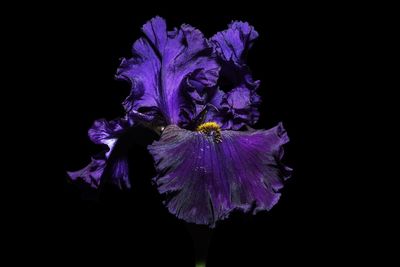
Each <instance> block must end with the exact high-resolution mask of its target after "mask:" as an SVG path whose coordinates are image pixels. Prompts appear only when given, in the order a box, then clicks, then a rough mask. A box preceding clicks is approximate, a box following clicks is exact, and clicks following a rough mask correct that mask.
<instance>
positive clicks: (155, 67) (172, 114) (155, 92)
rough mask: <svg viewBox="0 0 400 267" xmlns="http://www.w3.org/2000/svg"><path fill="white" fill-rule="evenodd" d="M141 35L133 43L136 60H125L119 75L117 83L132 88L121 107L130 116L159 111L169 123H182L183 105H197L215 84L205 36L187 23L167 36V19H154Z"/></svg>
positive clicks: (212, 59) (214, 68) (214, 65)
mask: <svg viewBox="0 0 400 267" xmlns="http://www.w3.org/2000/svg"><path fill="white" fill-rule="evenodd" d="M142 31H143V33H144V35H145V36H144V37H143V38H140V39H139V40H137V41H136V42H135V43H134V45H133V48H132V54H133V57H132V58H130V59H124V60H122V62H121V65H120V67H119V69H118V70H117V74H116V78H117V79H121V80H127V81H129V82H130V84H131V92H130V95H129V96H128V97H127V99H126V100H125V102H124V103H123V105H124V107H125V110H126V111H127V112H128V113H129V112H130V111H131V110H132V109H134V110H136V111H140V112H143V113H146V112H147V111H149V110H153V111H154V110H157V111H158V112H160V114H161V115H162V116H163V117H164V118H165V121H166V124H179V123H180V118H181V117H180V113H181V111H182V109H183V106H185V105H191V106H193V103H190V102H191V101H192V99H193V101H196V100H198V99H196V97H197V96H196V94H197V95H204V94H205V92H206V91H207V88H210V87H213V86H214V85H215V84H216V82H217V79H218V72H219V69H220V66H219V65H218V63H217V61H216V55H215V54H214V51H213V48H212V47H211V46H210V45H209V43H208V41H207V40H206V39H205V38H204V36H203V34H202V33H201V32H200V31H199V30H197V29H195V28H193V27H191V26H189V25H186V24H184V25H182V26H180V27H179V28H178V29H176V28H175V29H174V30H173V31H168V30H167V26H166V23H165V20H164V19H162V18H160V17H155V18H153V19H151V20H150V21H149V22H147V23H146V24H145V25H144V26H143V28H142ZM195 91H196V92H195ZM188 102H189V103H188Z"/></svg>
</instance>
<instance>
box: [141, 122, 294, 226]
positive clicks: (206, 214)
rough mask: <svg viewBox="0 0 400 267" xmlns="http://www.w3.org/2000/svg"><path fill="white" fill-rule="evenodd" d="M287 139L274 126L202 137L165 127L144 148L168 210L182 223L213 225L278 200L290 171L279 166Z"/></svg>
mask: <svg viewBox="0 0 400 267" xmlns="http://www.w3.org/2000/svg"><path fill="white" fill-rule="evenodd" d="M288 141H289V138H288V136H287V134H286V132H285V130H284V128H283V126H282V124H279V125H278V126H276V127H275V128H272V129H270V130H259V131H247V132H240V131H230V130H228V131H222V142H220V143H217V142H215V140H214V139H213V138H212V137H211V136H208V135H205V134H203V133H200V132H193V131H188V130H185V129H181V128H179V127H177V126H175V125H171V126H168V127H167V128H166V129H165V130H164V132H163V134H162V136H161V139H160V140H159V141H156V142H154V143H153V144H152V145H151V146H149V147H148V148H149V151H150V153H151V154H152V155H153V158H154V160H155V166H156V169H157V172H158V175H157V176H156V177H155V178H154V181H155V183H156V184H157V186H158V190H159V192H160V193H163V194H166V198H167V200H166V205H167V207H168V209H169V211H170V212H171V213H173V214H175V215H176V216H177V217H178V218H181V219H183V220H185V221H187V222H193V223H197V224H207V225H210V226H214V225H215V223H216V221H218V220H221V219H224V218H227V217H228V215H229V214H230V213H231V212H232V211H233V210H242V211H244V212H248V211H252V212H253V213H256V212H258V211H261V210H269V209H271V208H272V207H273V206H274V205H275V204H276V203H277V201H278V199H279V197H280V193H278V191H279V189H280V188H282V186H283V183H282V182H283V180H285V179H287V178H289V177H290V174H291V169H290V168H288V167H286V166H284V165H283V164H282V162H281V159H282V157H283V145H284V144H286V143H287V142H288Z"/></svg>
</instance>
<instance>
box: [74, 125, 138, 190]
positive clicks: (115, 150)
mask: <svg viewBox="0 0 400 267" xmlns="http://www.w3.org/2000/svg"><path fill="white" fill-rule="evenodd" d="M132 126H133V124H132V122H131V121H129V120H126V119H115V120H111V121H107V120H105V119H99V120H96V121H95V122H94V123H93V125H92V127H91V128H90V129H89V132H88V134H89V138H90V140H92V141H93V142H94V143H95V144H105V145H107V149H106V150H104V151H103V152H101V153H99V154H97V155H96V156H95V157H92V159H91V162H90V163H89V164H88V165H87V166H86V167H84V168H83V169H81V170H78V171H74V172H68V175H69V177H70V178H71V180H72V181H83V182H85V183H87V184H88V185H90V186H91V187H93V188H98V187H99V186H100V185H101V184H102V183H103V182H105V180H109V181H111V183H113V184H115V185H117V186H118V187H119V188H121V189H122V188H130V182H129V176H128V163H127V150H126V149H121V148H119V147H121V146H126V139H127V138H126V137H125V138H122V139H123V140H124V141H123V142H124V143H125V144H121V138H120V137H124V135H127V134H128V133H129V131H128V129H129V128H131V127H132ZM105 174H107V175H105Z"/></svg>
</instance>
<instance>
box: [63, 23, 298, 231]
mask: <svg viewBox="0 0 400 267" xmlns="http://www.w3.org/2000/svg"><path fill="white" fill-rule="evenodd" d="M142 31H143V34H144V36H143V37H142V38H140V39H138V40H137V41H136V42H135V43H134V44H133V47H132V54H133V55H132V57H131V58H129V59H123V60H122V62H121V65H120V67H119V68H118V70H117V73H116V79H118V80H125V81H128V82H129V83H130V86H131V91H130V94H129V96H128V97H127V98H126V99H125V101H124V102H123V106H124V109H125V117H124V118H119V119H115V120H112V121H106V120H104V119H101V120H97V121H95V122H94V124H93V126H92V127H91V128H90V130H89V137H90V139H91V140H92V141H93V142H94V143H96V144H105V145H107V146H108V149H107V150H106V151H104V152H103V153H100V154H99V155H96V156H95V157H93V158H92V161H91V162H90V164H89V165H88V166H87V167H85V168H83V169H81V170H79V171H76V172H69V176H70V178H71V179H72V180H74V181H75V180H83V181H84V182H86V183H88V184H89V185H91V186H92V187H94V188H98V187H99V186H101V184H103V183H104V182H105V181H106V180H107V179H109V181H111V182H113V183H114V184H116V185H117V186H118V187H120V188H121V189H122V188H129V187H130V182H129V175H128V163H127V149H126V148H125V149H124V146H123V145H120V144H123V142H122V141H121V140H122V139H125V140H126V139H129V138H135V137H134V136H130V134H129V130H130V129H131V128H132V127H134V126H135V125H137V124H144V125H147V126H148V127H151V128H152V129H153V130H155V131H156V132H158V133H159V134H160V137H159V140H155V141H154V142H153V143H152V144H151V145H149V146H148V151H149V152H150V154H151V155H152V156H153V159H154V164H155V168H156V171H157V175H156V176H155V177H154V178H153V181H154V184H155V185H156V186H157V188H158V191H159V192H160V193H161V194H163V195H164V197H165V205H166V207H167V208H168V210H169V211H170V212H171V213H172V214H174V215H175V216H176V217H178V218H180V219H183V220H185V221H187V222H190V223H196V224H204V225H208V226H210V227H214V226H215V224H216V222H217V221H219V220H222V219H225V218H227V217H228V216H229V215H230V214H231V213H232V211H235V210H240V211H243V212H252V213H254V214H255V213H257V212H259V211H263V210H270V209H271V208H272V207H273V206H274V205H275V204H276V203H277V202H278V200H279V197H280V193H279V190H280V189H281V188H282V187H283V182H284V180H286V179H288V178H289V177H290V174H291V169H290V168H289V167H287V166H285V165H284V164H283V163H282V161H281V160H282V157H283V153H284V151H283V145H284V144H286V143H287V142H288V141H289V138H288V136H287V134H286V131H285V129H284V127H283V125H282V123H279V124H278V125H277V126H276V127H274V128H272V129H269V130H255V129H253V128H251V126H252V125H254V124H255V123H256V122H257V120H258V118H259V112H258V106H259V104H260V96H259V95H258V94H257V92H256V91H257V88H258V87H259V84H260V82H259V81H255V80H253V78H252V75H251V72H250V69H249V67H248V66H247V65H246V54H247V52H248V50H249V49H250V48H251V46H252V45H253V42H254V40H255V39H256V38H257V37H258V33H257V32H256V31H255V29H254V28H253V27H252V26H250V25H249V24H248V23H246V22H239V21H234V22H232V23H231V24H229V25H228V29H226V30H224V31H222V32H218V33H217V34H215V35H214V36H213V37H211V38H210V39H206V38H205V37H204V36H203V34H202V33H201V32H200V31H199V30H197V29H195V28H193V27H192V26H190V25H186V24H183V25H182V26H180V27H179V28H174V29H173V30H171V31H169V30H167V26H166V22H165V20H164V19H162V18H160V17H155V18H153V19H151V20H150V21H148V22H147V23H146V24H145V25H144V26H143V28H142Z"/></svg>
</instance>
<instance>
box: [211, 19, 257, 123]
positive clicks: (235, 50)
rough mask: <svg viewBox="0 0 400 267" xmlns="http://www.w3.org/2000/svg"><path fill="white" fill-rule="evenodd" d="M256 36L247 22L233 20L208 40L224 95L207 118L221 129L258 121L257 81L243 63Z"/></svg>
mask: <svg viewBox="0 0 400 267" xmlns="http://www.w3.org/2000/svg"><path fill="white" fill-rule="evenodd" d="M257 37H258V33H257V32H256V31H255V30H254V28H253V27H252V26H250V25H249V24H248V23H246V22H237V21H235V22H232V23H231V24H230V25H229V27H228V29H227V30H225V31H222V32H219V33H217V34H215V35H214V36H213V37H212V38H211V39H210V43H211V44H212V45H213V47H214V49H215V50H216V51H217V54H218V56H219V60H220V64H221V71H220V79H219V82H218V85H219V86H220V87H221V88H222V89H223V90H224V91H225V92H226V94H225V95H224V96H223V97H222V99H221V102H219V103H217V104H216V105H215V106H216V107H217V110H213V111H212V112H210V114H209V115H208V118H207V119H208V120H214V121H218V122H219V123H220V124H221V127H222V128H223V129H232V130H238V129H240V128H241V127H243V126H244V125H248V126H252V125H254V124H255V123H256V122H257V121H258V118H259V112H258V106H259V104H260V102H261V100H260V96H259V95H258V94H257V93H256V90H257V89H258V87H259V85H260V81H254V80H253V78H252V76H251V71H250V69H249V68H248V66H247V65H246V55H247V52H248V50H249V49H250V48H251V46H252V45H253V42H254V40H255V39H256V38H257Z"/></svg>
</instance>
